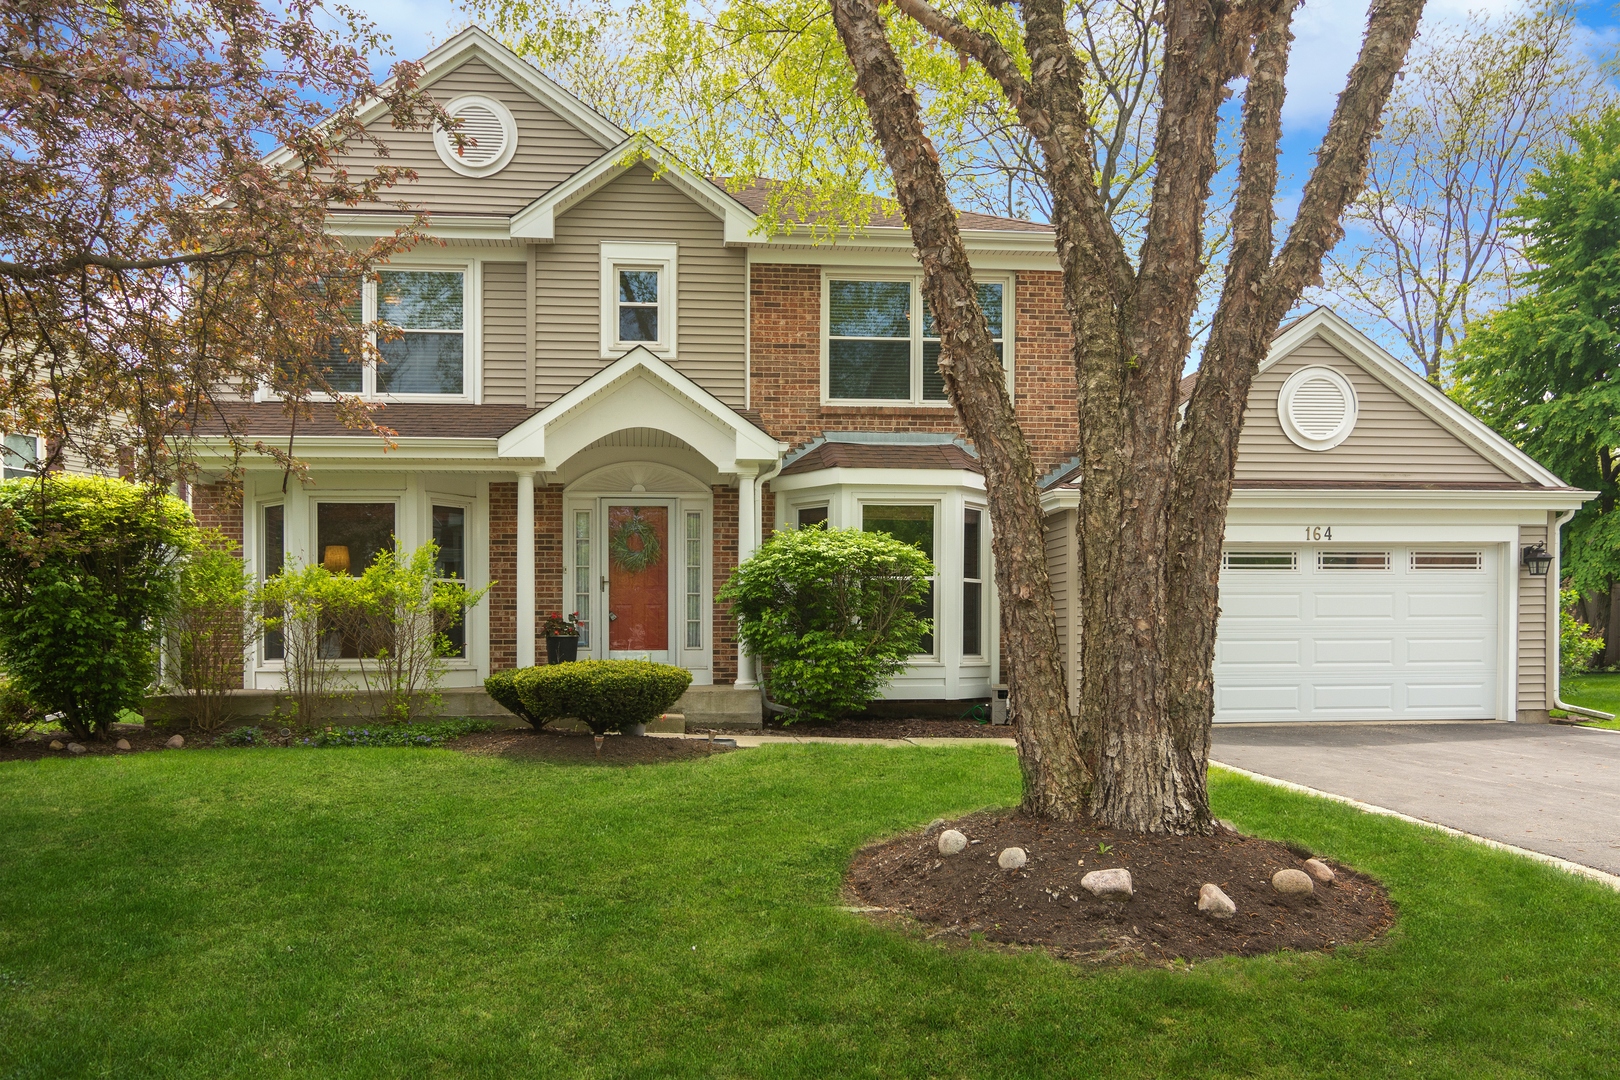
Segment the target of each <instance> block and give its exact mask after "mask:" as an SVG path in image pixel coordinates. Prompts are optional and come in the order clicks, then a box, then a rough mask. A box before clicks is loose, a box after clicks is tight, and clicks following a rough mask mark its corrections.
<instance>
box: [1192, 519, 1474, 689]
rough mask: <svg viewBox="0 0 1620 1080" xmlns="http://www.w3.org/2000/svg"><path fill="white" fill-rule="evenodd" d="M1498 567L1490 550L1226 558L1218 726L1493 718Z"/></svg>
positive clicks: (1266, 552) (1233, 550) (1351, 550)
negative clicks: (1250, 722)
mask: <svg viewBox="0 0 1620 1080" xmlns="http://www.w3.org/2000/svg"><path fill="white" fill-rule="evenodd" d="M1500 563H1501V560H1500V558H1499V557H1498V552H1497V551H1496V550H1494V548H1491V547H1483V546H1474V547H1440V546H1437V545H1436V546H1423V547H1403V546H1396V545H1385V546H1377V545H1359V544H1358V545H1355V546H1349V545H1346V546H1336V547H1329V546H1322V547H1310V546H1302V547H1294V548H1284V547H1281V546H1277V547H1269V546H1268V547H1256V546H1248V545H1243V546H1231V547H1228V548H1227V550H1226V552H1225V555H1224V559H1223V565H1222V569H1221V619H1220V624H1219V630H1218V633H1217V636H1216V644H1215V688H1216V690H1215V718H1216V719H1217V720H1222V721H1231V720H1344V719H1355V720H1375V719H1376V720H1432V719H1445V720H1488V719H1492V718H1494V717H1495V716H1496V715H1497V709H1496V703H1497V698H1498V689H1499V688H1498V675H1499V673H1500V671H1501V669H1502V667H1503V666H1504V659H1505V658H1504V657H1503V656H1502V655H1501V653H1502V651H1503V649H1502V645H1503V639H1502V635H1501V634H1500V632H1499V629H1498V627H1499V623H1500V611H1501V608H1502V606H1503V597H1502V589H1501V581H1500Z"/></svg>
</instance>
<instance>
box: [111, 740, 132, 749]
mask: <svg viewBox="0 0 1620 1080" xmlns="http://www.w3.org/2000/svg"><path fill="white" fill-rule="evenodd" d="M113 745H114V746H116V747H118V749H120V750H128V749H130V745H129V740H128V739H119V740H118V741H117V742H115V743H113Z"/></svg>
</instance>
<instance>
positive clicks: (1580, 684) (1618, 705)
mask: <svg viewBox="0 0 1620 1080" xmlns="http://www.w3.org/2000/svg"><path fill="white" fill-rule="evenodd" d="M1558 696H1559V697H1561V698H1563V699H1564V700H1565V701H1567V702H1569V703H1570V704H1571V705H1584V706H1585V707H1586V708H1588V709H1597V710H1598V711H1599V712H1606V713H1614V714H1615V715H1616V716H1620V672H1608V671H1604V672H1597V673H1594V674H1591V675H1565V676H1563V677H1562V678H1561V679H1559V692H1558ZM1590 723H1591V726H1593V727H1606V728H1620V719H1617V720H1593V721H1591V722H1590Z"/></svg>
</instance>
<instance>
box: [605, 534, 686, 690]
mask: <svg viewBox="0 0 1620 1080" xmlns="http://www.w3.org/2000/svg"><path fill="white" fill-rule="evenodd" d="M670 517H671V513H670V508H669V506H667V505H659V504H645V503H635V504H632V503H609V504H608V505H607V571H608V572H607V594H608V595H607V623H608V626H607V631H608V640H607V646H608V655H609V656H614V657H632V658H638V659H639V658H641V657H647V658H648V659H651V660H655V661H658V662H660V663H668V662H669V658H670V652H669V617H670V610H669V544H670V535H669V523H670Z"/></svg>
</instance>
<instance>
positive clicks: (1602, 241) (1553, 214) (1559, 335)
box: [1454, 107, 1620, 595]
mask: <svg viewBox="0 0 1620 1080" xmlns="http://www.w3.org/2000/svg"><path fill="white" fill-rule="evenodd" d="M1571 137H1572V141H1573V145H1572V146H1571V147H1570V148H1569V149H1567V150H1562V151H1559V152H1557V153H1555V154H1553V155H1551V156H1550V157H1548V158H1547V159H1546V160H1545V161H1544V162H1543V163H1542V165H1541V167H1540V168H1539V169H1537V170H1536V171H1535V172H1534V173H1533V174H1532V175H1531V176H1530V178H1529V181H1528V185H1527V190H1526V192H1525V194H1524V195H1523V196H1522V197H1521V198H1520V199H1519V200H1518V202H1517V203H1516V204H1515V206H1514V209H1513V214H1512V224H1511V226H1510V227H1511V229H1512V231H1513V232H1514V234H1515V235H1516V236H1518V237H1520V238H1521V239H1522V240H1523V241H1524V251H1525V254H1526V256H1527V257H1528V258H1529V260H1530V262H1531V263H1532V266H1531V268H1530V269H1529V270H1528V271H1527V272H1526V273H1525V274H1524V276H1523V277H1522V278H1521V283H1522V284H1524V285H1525V286H1527V287H1526V289H1525V291H1524V293H1523V294H1522V295H1520V296H1519V297H1518V299H1516V300H1515V301H1514V302H1513V303H1511V304H1508V305H1507V306H1506V307H1504V308H1502V309H1501V310H1499V311H1497V312H1496V313H1494V314H1493V315H1490V316H1489V317H1487V318H1485V319H1482V320H1480V321H1478V322H1476V323H1474V324H1473V325H1472V327H1471V328H1470V332H1469V334H1468V336H1467V337H1466V338H1464V340H1463V341H1462V343H1461V345H1460V346H1459V347H1458V349H1457V360H1456V376H1457V380H1458V383H1457V386H1456V389H1455V391H1454V393H1455V394H1456V396H1457V398H1458V400H1459V401H1461V402H1462V403H1463V404H1464V405H1466V406H1467V407H1468V408H1470V409H1471V410H1473V412H1474V413H1475V414H1476V415H1478V416H1479V417H1480V418H1481V419H1483V420H1484V421H1485V422H1486V423H1488V424H1490V425H1491V427H1493V428H1495V429H1496V431H1497V432H1499V433H1500V434H1502V435H1503V436H1504V437H1506V438H1507V439H1509V440H1511V441H1512V442H1513V443H1515V444H1516V445H1518V446H1519V447H1520V448H1521V449H1523V450H1524V451H1525V452H1527V453H1528V454H1530V456H1531V457H1534V458H1535V459H1536V460H1537V461H1539V462H1541V463H1542V464H1543V465H1545V466H1547V467H1548V468H1549V469H1551V470H1552V471H1553V472H1555V473H1557V474H1558V475H1559V476H1560V477H1562V478H1563V479H1564V480H1565V481H1567V482H1568V483H1571V484H1574V485H1576V486H1578V487H1582V488H1587V489H1589V490H1593V491H1596V492H1598V497H1597V498H1596V499H1594V500H1593V501H1592V502H1589V503H1587V504H1586V505H1585V506H1584V507H1582V508H1581V510H1580V512H1579V513H1577V514H1576V515H1575V517H1574V519H1573V520H1572V521H1571V522H1570V523H1569V525H1568V526H1566V527H1565V529H1564V533H1563V536H1564V566H1565V567H1567V569H1568V571H1569V577H1570V580H1571V582H1572V583H1573V584H1574V586H1575V588H1576V589H1577V590H1578V591H1580V592H1581V593H1582V594H1585V595H1593V594H1604V595H1607V593H1608V592H1609V587H1610V585H1611V583H1613V582H1614V581H1615V580H1617V579H1620V515H1616V514H1615V513H1614V509H1615V499H1616V496H1617V495H1620V487H1617V482H1620V455H1617V453H1616V447H1620V108H1615V107H1610V108H1607V109H1605V110H1604V111H1603V112H1602V113H1601V114H1600V115H1599V116H1598V117H1596V118H1595V119H1593V120H1592V121H1590V122H1583V123H1580V124H1577V125H1575V126H1574V127H1573V129H1572V130H1571Z"/></svg>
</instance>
